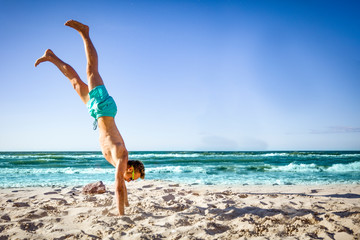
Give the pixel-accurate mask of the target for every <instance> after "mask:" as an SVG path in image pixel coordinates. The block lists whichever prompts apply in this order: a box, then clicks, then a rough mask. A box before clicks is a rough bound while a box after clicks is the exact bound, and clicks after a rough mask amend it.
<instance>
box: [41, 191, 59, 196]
mask: <svg viewBox="0 0 360 240" xmlns="http://www.w3.org/2000/svg"><path fill="white" fill-rule="evenodd" d="M51 194H59V193H58V192H46V193H44V195H51Z"/></svg>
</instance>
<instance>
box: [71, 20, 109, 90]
mask: <svg viewBox="0 0 360 240" xmlns="http://www.w3.org/2000/svg"><path fill="white" fill-rule="evenodd" d="M65 25H66V26H68V27H71V28H73V29H75V30H76V31H78V32H79V33H80V36H81V38H82V39H83V41H84V46H85V53H86V59H87V67H86V71H87V78H88V85H89V91H91V90H92V89H93V88H95V87H96V86H100V85H104V82H103V80H102V78H101V76H100V74H99V70H98V55H97V52H96V49H95V47H94V45H93V43H92V41H91V39H90V35H89V27H88V26H87V25H85V24H82V23H80V22H78V21H75V20H69V21H67V22H66V23H65Z"/></svg>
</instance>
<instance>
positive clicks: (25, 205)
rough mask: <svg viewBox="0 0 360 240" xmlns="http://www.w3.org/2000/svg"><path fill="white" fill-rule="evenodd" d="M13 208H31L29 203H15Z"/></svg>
mask: <svg viewBox="0 0 360 240" xmlns="http://www.w3.org/2000/svg"><path fill="white" fill-rule="evenodd" d="M13 207H30V205H29V204H28V203H27V202H15V203H14V205H13Z"/></svg>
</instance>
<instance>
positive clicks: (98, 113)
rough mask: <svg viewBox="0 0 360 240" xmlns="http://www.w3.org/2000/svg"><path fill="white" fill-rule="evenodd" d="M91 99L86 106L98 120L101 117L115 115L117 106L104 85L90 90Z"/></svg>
mask: <svg viewBox="0 0 360 240" xmlns="http://www.w3.org/2000/svg"><path fill="white" fill-rule="evenodd" d="M89 96H90V100H89V101H88V102H87V104H86V106H87V108H88V110H89V113H90V115H91V116H92V117H94V118H95V120H97V119H98V118H99V117H104V116H108V117H115V115H116V112H117V107H116V103H115V101H114V99H113V98H112V97H110V96H109V93H108V92H107V90H106V88H105V86H104V85H100V86H96V87H95V88H93V89H92V90H91V91H90V92H89Z"/></svg>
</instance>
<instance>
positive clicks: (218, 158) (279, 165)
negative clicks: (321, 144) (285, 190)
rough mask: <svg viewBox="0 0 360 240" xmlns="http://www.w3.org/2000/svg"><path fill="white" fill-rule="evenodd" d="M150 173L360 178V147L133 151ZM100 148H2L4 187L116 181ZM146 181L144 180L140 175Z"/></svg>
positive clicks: (302, 180)
mask: <svg viewBox="0 0 360 240" xmlns="http://www.w3.org/2000/svg"><path fill="white" fill-rule="evenodd" d="M129 158H130V159H134V160H141V161H143V162H144V165H145V168H146V179H152V180H153V179H159V180H166V181H171V182H175V183H188V184H199V185H243V184H247V185H277V184H278V185H316V184H343V183H346V184H358V183H360V151H355V152H349V151H346V152H342V151H331V152H330V151H312V152H310V151H297V152H292V151H267V152H130V153H129ZM114 173H115V169H114V167H113V166H111V165H110V164H109V163H108V162H107V161H106V160H105V159H104V158H103V156H102V154H101V152H0V188H8V187H28V186H75V185H84V184H87V183H89V182H93V181H99V180H101V181H103V182H104V183H106V184H113V182H114ZM138 181H143V180H138Z"/></svg>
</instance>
